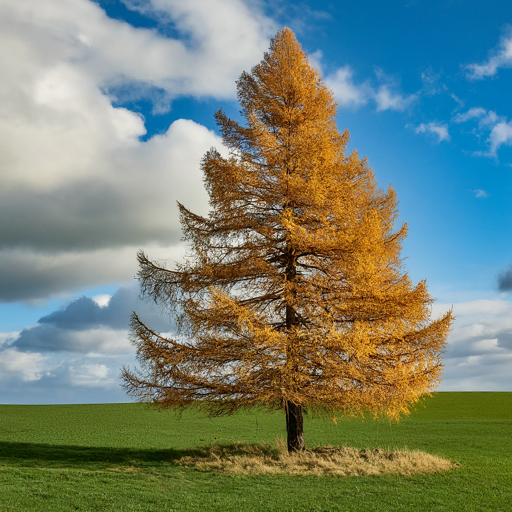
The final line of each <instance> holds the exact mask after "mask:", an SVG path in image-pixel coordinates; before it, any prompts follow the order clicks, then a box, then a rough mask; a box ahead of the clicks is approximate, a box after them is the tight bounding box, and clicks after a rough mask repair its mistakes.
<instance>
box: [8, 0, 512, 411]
mask: <svg viewBox="0 0 512 512" xmlns="http://www.w3.org/2000/svg"><path fill="white" fill-rule="evenodd" d="M283 26H288V27H290V28H291V29H292V30H293V31H294V32H295V34H296V36H297V38H298V40H299V41H300V42H301V44H302V46H303V49H304V50H305V51H306V52H307V53H308V55H309V58H310V62H311V63H312V64H313V65H314V66H316V67H317V68H318V69H319V70H320V71H321V73H322V75H323V77H324V79H325V82H326V83H327V85H328V86H329V87H330V88H331V89H332V90H333V92H334V94H335V97H336V100H337V102H338V104H339V113H338V126H339V129H340V131H343V130H345V129H346V128H348V129H349V131H350V134H351V141H350V144H349V149H350V150H352V149H357V151H358V152H359V153H360V154H361V155H366V156H367V157H368V160H369V163H370V165H371V166H372V167H373V169H374V171H375V174H376V178H377V180H378V182H379V184H380V186H382V187H383V188H387V186H388V184H390V183H391V184H392V185H393V187H394V188H395V189H396V191H397V195H398V199H399V201H400V204H399V210H400V218H399V219H398V221H397V225H401V223H402V222H407V224H408V226H409V235H408V238H407V240H406V241H405V243H404V248H403V251H402V256H403V257H404V258H406V259H405V265H406V268H407V270H408V272H409V275H410V277H411V279H412V280H413V282H418V281H420V280H422V279H426V281H427V285H428V288H429V291H430V293H431V294H432V295H433V297H435V298H437V301H436V303H435V305H434V307H433V311H432V316H433V317H438V316H440V315H441V314H442V313H443V312H445V311H446V310H447V309H449V308H450V307H451V306H452V305H453V310H454V314H455V316H456V320H455V322H454V326H453V331H452V333H451V335H450V337H449V345H448V349H447V352H446V354H445V374H444V379H443V383H442V385H441V387H440V388H439V389H440V390H463V391H464V390H465V391H471V390H484V391H485V390H488V391H493V390H509V391H512V378H511V375H512V300H511V295H510V292H511V291H512V229H511V228H512V208H511V207H510V205H512V102H511V101H510V91H511V90H512V4H511V3H510V2H509V0H493V1H490V2H480V1H478V0H450V1H445V0H443V1H441V0H433V1H428V2H427V1H426V0H400V1H398V0H390V1H389V2H381V1H378V0H369V1H365V2H348V1H347V2H345V1H339V2H333V1H327V0H325V1H323V0H315V1H313V0H309V1H299V2H292V1H287V0H187V2H184V1H182V0H95V1H93V0H45V1H44V2H41V1H40V0H0V49H1V50H2V51H0V76H2V83H1V84H0V184H1V186H0V403H20V404H22V403H26V404H31V403H41V404H42V403H86V402H89V403H94V402H125V401H130V398H129V397H128V396H127V395H126V394H125V393H124V391H123V390H122V389H121V387H120V380H119V374H120V367H121V366H122V365H124V364H128V365H132V366H133V363H134V350H133V347H132V346H131V345H130V342H129V340H128V330H129V316H130V313H131V312H132V311H133V310H136V311H137V312H138V313H140V315H141V316H142V318H143V319H147V322H148V324H149V325H151V326H152V327H154V328H155V329H156V330H159V331H162V332H173V329H174V326H173V322H172V319H168V318H166V317H165V314H163V313H162V312H161V311H160V310H158V309H156V308H155V307H153V306H152V305H151V304H150V303H146V302H142V301H141V300H140V299H139V297H138V288H137V283H136V281H135V280H134V276H135V274H136V272H137V262H136V253H137V251H138V250H139V249H144V250H145V251H146V253H148V254H149V256H150V257H151V258H153V259H164V260H169V261H170V262H171V263H172V262H173V261H179V260H180V259H181V258H182V257H183V254H184V250H185V248H184V247H183V245H182V243H181V242H180V238H181V230H180V224H179V220H178V216H177V207H176V201H177V200H179V201H180V202H181V203H183V204H184V205H186V206H187V207H188V208H189V209H191V210H193V211H195V212H197V213H200V214H204V213H206V212H207V211H208V198H207V194H206V192H205V190H204V188H203V183H202V176H201V172H200V169H199V162H200V159H201V157H202V156H203V154H204V153H205V152H206V151H207V150H208V149H209V148H210V147H212V146H215V147H217V149H219V150H220V151H221V152H222V151H224V149H223V147H222V142H221V139H220V136H219V132H218V130H217V128H216V125H215V122H214V118H213V113H214V112H215V111H216V110H218V109H219V108H222V109H223V110H224V111H225V112H226V113H227V115H228V116H230V117H233V118H238V117H239V113H238V110H239V108H238V104H237V102H236V85H235V81H236V80H237V78H238V77H239V76H240V74H241V73H242V71H250V69H251V68H252V66H254V65H255V64H257V63H258V62H259V61H260V60H261V59H262V57H263V53H264V52H265V51H266V50H267V49H268V46H269V42H270V38H271V37H273V36H274V35H275V33H276V32H277V30H278V29H280V28H282V27H283Z"/></svg>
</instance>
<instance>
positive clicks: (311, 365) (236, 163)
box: [122, 28, 454, 451]
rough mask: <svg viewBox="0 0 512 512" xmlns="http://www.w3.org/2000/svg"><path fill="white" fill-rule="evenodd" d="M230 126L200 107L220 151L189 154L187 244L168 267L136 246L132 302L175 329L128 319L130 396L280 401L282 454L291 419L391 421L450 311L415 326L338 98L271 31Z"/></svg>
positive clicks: (426, 388)
mask: <svg viewBox="0 0 512 512" xmlns="http://www.w3.org/2000/svg"><path fill="white" fill-rule="evenodd" d="M237 89H238V99H239V102H240V104H241V108H242V110H241V112H240V113H241V115H242V116H243V118H244V119H245V123H244V124H243V125H242V124H239V123H238V122H237V121H236V120H232V119H229V118H228V117H227V116H226V115H225V114H224V113H223V112H222V111H220V110H219V111H218V112H217V113H216V114H215V117H216V121H217V124H218V126H219V129H220V131H221V133H222V138H223V143H224V145H225V146H226V147H227V148H229V150H230V152H229V157H223V156H221V154H220V153H219V152H218V151H217V150H216V149H211V150H210V151H208V152H207V153H206V155H205V156H204V158H203V160H202V164H201V165H202V170H203V173H204V183H205V186H206V189H207V191H208V193H209V196H210V211H209V214H208V216H207V217H202V216H199V215H196V214H194V213H193V212H191V211H190V210H188V209H187V208H186V207H185V206H184V205H182V204H180V203H178V206H179V210H180V220H181V224H182V227H183V231H184V238H183V240H184V241H186V242H188V245H189V253H188V255H187V257H186V258H185V260H184V262H182V263H175V266H174V268H173V269H169V268H167V267H166V266H165V265H163V264H159V263H158V262H156V261H152V260H150V259H149V258H148V257H147V255H146V254H145V253H144V252H139V253H138V261H139V265H140V270H139V273H138V279H139V281H140V284H141V290H142V292H141V293H142V295H143V296H145V297H146V298H148V299H152V300H154V301H155V302H156V303H157V304H161V305H163V306H164V307H167V308H169V309H168V311H169V313H170V314H172V315H174V317H175V318H176V320H177V332H176V335H175V336H172V337H169V336H164V335H163V334H162V333H159V332H156V331H155V330H152V329H151V327H150V326H148V325H146V324H145V323H144V322H143V321H142V320H141V319H140V318H139V317H138V316H137V314H136V313H134V314H133V315H132V323H131V328H132V331H131V340H132V343H134V345H135V346H136V349H137V359H138V361H139V363H140V365H141V367H140V368H139V369H138V370H134V371H132V370H130V369H129V368H126V367H124V368H123V373H122V377H123V380H124V387H125V389H126V390H127V392H128V393H129V394H131V395H132V396H134V397H137V398H138V399H139V400H141V401H143V402H148V403H152V404H154V405H156V406H158V407H161V408H169V407H170V408H175V409H179V408H184V407H187V406H188V405H191V404H197V405H199V407H200V408H202V409H203V410H206V411H207V412H208V413H209V415H211V416H215V415H221V414H231V413H233V412H235V411H237V410H239V409H241V408H247V407H252V406H256V405H259V406H263V407H265V408H267V409H283V410H284V411H285V415H286V428H287V443H288V450H289V451H296V450H303V449H305V444H304V437H303V412H305V411H307V410H321V411H331V412H330V413H332V415H333V419H335V418H336V416H335V414H336V412H337V411H341V412H342V414H345V415H356V416H357V415H362V414H364V413H368V412H369V413H371V414H373V415H374V416H375V417H388V418H390V419H398V418H399V417H400V416H401V415H402V414H408V413H409V409H410V407H411V405H412V404H414V403H415V402H416V401H417V400H418V399H419V398H420V397H421V396H422V395H423V394H428V393H429V392H431V391H432V390H433V389H435V387H436V386H437V385H438V384H439V382H440V380H441V375H442V367H443V365H442V354H443V351H444V349H445V345H446V338H447V335H448V333H449V331H450V328H451V323H452V321H453V320H454V317H453V315H452V311H451V310H450V311H448V312H447V313H446V314H445V315H444V316H442V317H440V318H438V319H437V320H431V319H430V313H431V307H430V306H431V304H432V303H433V302H434V299H432V298H431V296H430V295H429V294H428V292H427V288H426V283H425V281H421V282H420V283H419V284H417V285H416V286H413V285H412V284H411V281H410V279H409V277H408V275H407V273H406V272H405V271H404V269H403V265H402V260H401V259H400V250H401V242H402V240H403V239H404V238H405V236H406V234H407V225H406V224H404V225H402V227H401V228H400V229H398V230H396V231H393V229H394V222H395V220H396V218H397V216H398V211H397V199H396V193H395V191H394V190H393V189H392V188H391V186H390V187H389V188H388V190H387V192H383V191H382V189H379V188H377V184H376V180H375V177H374V174H373V171H372V169H371V168H370V167H369V166H368V164H367V161H366V159H360V158H359V156H358V155H357V153H356V152H352V153H351V154H350V155H349V156H346V155H345V149H346V145H347V141H348V138H349V134H348V131H345V132H344V133H342V134H340V133H339V131H338V130H337V127H336V123H335V116H336V113H337V104H336V103H335V102H334V97H333V94H332V92H331V91H330V90H329V89H328V88H327V87H326V86H325V85H324V83H323V81H322V78H321V76H320V74H319V72H318V71H317V70H316V69H315V68H313V67H311V66H310V64H309V63H308V60H307V56H306V54H305V53H304V52H303V51H302V49H301V46H300V44H299V43H298V42H297V40H296V39H295V36H294V34H293V32H292V31H291V30H290V29H288V28H285V29H283V30H281V31H279V32H278V33H277V35H276V37H275V38H274V39H273V40H272V42H271V45H270V51H269V52H267V53H265V54H264V58H263V60H262V61H261V62H260V63H259V64H258V65H256V66H255V67H254V68H253V69H252V71H251V73H247V72H244V73H242V75H241V76H240V78H239V80H238V81H237Z"/></svg>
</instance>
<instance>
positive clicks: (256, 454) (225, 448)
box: [178, 438, 458, 476]
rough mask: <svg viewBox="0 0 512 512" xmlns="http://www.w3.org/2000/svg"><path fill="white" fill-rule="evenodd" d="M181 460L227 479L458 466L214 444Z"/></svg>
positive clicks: (372, 453)
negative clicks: (228, 477) (269, 475)
mask: <svg viewBox="0 0 512 512" xmlns="http://www.w3.org/2000/svg"><path fill="white" fill-rule="evenodd" d="M198 451H199V453H198V455H196V456H186V457H182V458H181V459H180V460H179V461H178V464H180V465H182V466H187V467H196V468H198V469H200V470H204V471H219V472H223V473H228V474H231V475H263V474H288V475H316V476H321V475H339V476H362V475H382V474H385V473H392V474H401V475H414V474H425V473H437V472H440V471H448V470H450V469H453V468H455V467H458V464H456V463H452V462H451V461H450V460H446V459H443V458H441V457H437V456H435V455H430V454H429V453H425V452H422V451H419V450H413V451H409V450H406V449H398V450H394V451H392V450H382V449H375V450H369V449H368V450H358V449H356V448H350V447H347V446H344V447H341V448H337V447H332V446H325V447H318V448H313V449H311V450H306V451H303V452H293V453H288V450H287V449H286V445H285V442H284V441H283V439H281V438H277V439H276V446H275V447H273V446H271V445H269V444H266V443H261V444H249V443H233V444H229V445H220V444H214V445H211V446H207V447H204V448H201V449H199V450H198Z"/></svg>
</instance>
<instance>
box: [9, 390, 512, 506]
mask: <svg viewBox="0 0 512 512" xmlns="http://www.w3.org/2000/svg"><path fill="white" fill-rule="evenodd" d="M423 405H425V407H423ZM304 432H305V439H306V444H307V446H308V447H310V448H312V447H315V446H321V445H334V446H352V447H356V448H359V449H365V448H369V449H375V448H384V449H387V448H392V449H393V448H404V447H407V448H408V449H410V450H415V449H418V450H422V451H425V452H428V453H430V454H433V455H439V456H441V457H444V458H447V459H450V460H451V461H452V462H457V463H458V464H459V465H460V467H457V468H455V469H452V470H450V471H447V472H440V473H436V474H430V475H415V476H398V475H382V476H350V477H341V476H321V477H318V476H290V475H260V476H240V475H236V476H232V475H228V474H224V473H219V472H215V471H208V470H200V469H197V468H194V467H184V466H182V465H180V464H178V463H177V462H178V461H179V460H180V459H181V458H182V457H187V456H194V455H195V454H197V453H198V448H200V447H205V446H208V445H212V444H215V443H220V444H228V443H233V442H240V441H245V442H248V443H261V442H266V443H268V444H272V445H274V444H275V442H276V436H281V437H284V436H285V418H284V413H272V414H269V413H266V412H263V411H261V410H256V409H254V410H251V411H249V412H245V413H240V414H237V415H234V416H232V417H227V418H215V419H208V418H206V417H204V416H202V415H200V414H198V413H197V412H194V411H187V412H185V413H184V414H183V415H182V417H181V418H178V417H177V416H176V415H175V414H174V413H172V412H159V411H155V410H152V409H148V408H146V407H144V406H142V405H140V404H102V405H45V406H21V405H1V406H0V511H1V512H7V511H12V512H21V511H25V510H27V511H28V510H30V511H52V512H59V511H75V510H79V511H88V512H92V511H132V510H140V511H158V512H170V511H180V512H181V511H202V510H208V511H209V510H216V511H241V510H247V511H259V510H261V511H266V512H268V511H274V510H276V511H331V510H333V511H347V512H348V511H354V512H355V511H357V512H363V511H372V512H374V511H407V512H410V511H428V512H430V511H446V512H455V511H464V512H466V511H492V512H498V511H503V512H510V511H511V510H512V393H437V394H435V395H434V397H432V398H428V399H426V400H425V401H424V402H422V403H421V405H418V406H417V411H416V412H413V413H412V414H411V416H410V417H408V418H405V419H403V420H402V421H401V422H400V424H398V425H397V424H391V425H390V424H389V423H388V422H384V421H382V422H374V421H372V420H367V421H365V422H364V423H363V422H361V421H360V420H350V421H347V420H338V424H333V423H331V422H330V421H329V420H326V419H322V418H318V417H311V416H306V418H305V426H304Z"/></svg>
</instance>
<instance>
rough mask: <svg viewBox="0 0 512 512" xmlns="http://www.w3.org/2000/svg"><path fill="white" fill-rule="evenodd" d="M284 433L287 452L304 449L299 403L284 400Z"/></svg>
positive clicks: (302, 422)
mask: <svg viewBox="0 0 512 512" xmlns="http://www.w3.org/2000/svg"><path fill="white" fill-rule="evenodd" d="M286 434H287V440H288V452H299V451H304V450H305V449H306V444H305V443H304V420H303V418H302V406H301V405H295V404H294V403H292V402H286Z"/></svg>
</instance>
